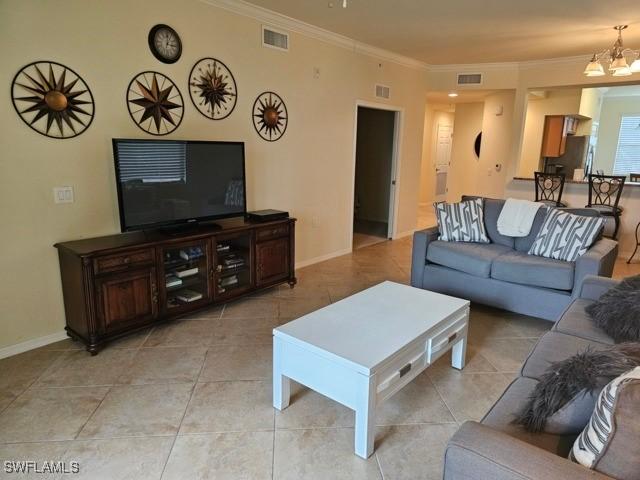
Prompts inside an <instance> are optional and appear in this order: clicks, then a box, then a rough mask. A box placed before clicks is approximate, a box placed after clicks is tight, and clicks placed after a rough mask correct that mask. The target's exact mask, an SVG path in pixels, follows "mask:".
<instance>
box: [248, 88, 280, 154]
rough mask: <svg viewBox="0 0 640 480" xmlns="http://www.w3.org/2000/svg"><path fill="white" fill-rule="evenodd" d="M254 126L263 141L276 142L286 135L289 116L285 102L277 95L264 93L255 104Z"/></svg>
mask: <svg viewBox="0 0 640 480" xmlns="http://www.w3.org/2000/svg"><path fill="white" fill-rule="evenodd" d="M252 117H253V126H254V127H255V129H256V132H258V135H260V136H261V137H262V138H263V139H265V140H267V141H269V142H275V141H276V140H279V139H280V138H282V136H283V135H284V132H285V131H286V130H287V124H288V123H289V115H288V113H287V107H286V105H285V104H284V101H283V100H282V98H280V96H279V95H278V94H277V93H274V92H263V93H261V94H260V95H258V98H256V101H255V102H254V103H253V113H252Z"/></svg>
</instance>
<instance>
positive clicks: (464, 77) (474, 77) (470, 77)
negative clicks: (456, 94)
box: [458, 73, 482, 85]
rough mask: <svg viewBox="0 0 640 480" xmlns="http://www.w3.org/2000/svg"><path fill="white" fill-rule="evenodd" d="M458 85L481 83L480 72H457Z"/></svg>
mask: <svg viewBox="0 0 640 480" xmlns="http://www.w3.org/2000/svg"><path fill="white" fill-rule="evenodd" d="M458 85H482V74H481V73H459V74H458Z"/></svg>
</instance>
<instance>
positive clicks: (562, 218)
mask: <svg viewBox="0 0 640 480" xmlns="http://www.w3.org/2000/svg"><path fill="white" fill-rule="evenodd" d="M603 226H604V218H602V217H586V216H584V215H574V214H573V213H567V212H563V211H562V210H559V209H557V208H553V209H551V210H549V213H548V214H547V218H545V220H544V223H543V224H542V227H540V231H539V232H538V235H537V236H536V239H535V240H534V242H533V245H531V248H530V249H529V255H538V256H539V257H547V258H555V259H556V260H564V261H566V262H574V261H575V260H576V259H577V258H578V257H579V256H581V255H584V254H585V253H586V252H587V250H589V247H590V246H591V245H592V244H593V242H594V241H595V239H596V238H597V237H598V235H599V234H600V231H601V230H602V227H603Z"/></svg>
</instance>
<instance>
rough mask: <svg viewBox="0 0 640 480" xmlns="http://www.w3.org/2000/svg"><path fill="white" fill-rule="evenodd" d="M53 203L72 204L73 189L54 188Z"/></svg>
mask: <svg viewBox="0 0 640 480" xmlns="http://www.w3.org/2000/svg"><path fill="white" fill-rule="evenodd" d="M53 201H54V202H55V203H73V187H54V188H53Z"/></svg>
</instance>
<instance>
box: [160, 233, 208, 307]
mask: <svg viewBox="0 0 640 480" xmlns="http://www.w3.org/2000/svg"><path fill="white" fill-rule="evenodd" d="M161 255H162V266H163V276H162V277H161V292H162V295H161V300H162V304H161V305H162V309H163V311H165V312H176V311H180V310H190V309H192V308H197V307H199V306H202V305H203V304H206V303H208V302H209V300H210V298H211V297H210V293H209V291H210V288H209V278H210V271H211V260H210V259H211V254H210V251H209V242H208V241H206V240H203V241H199V242H198V241H195V242H189V243H181V244H176V245H174V246H170V247H165V248H163V249H162V250H161Z"/></svg>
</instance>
